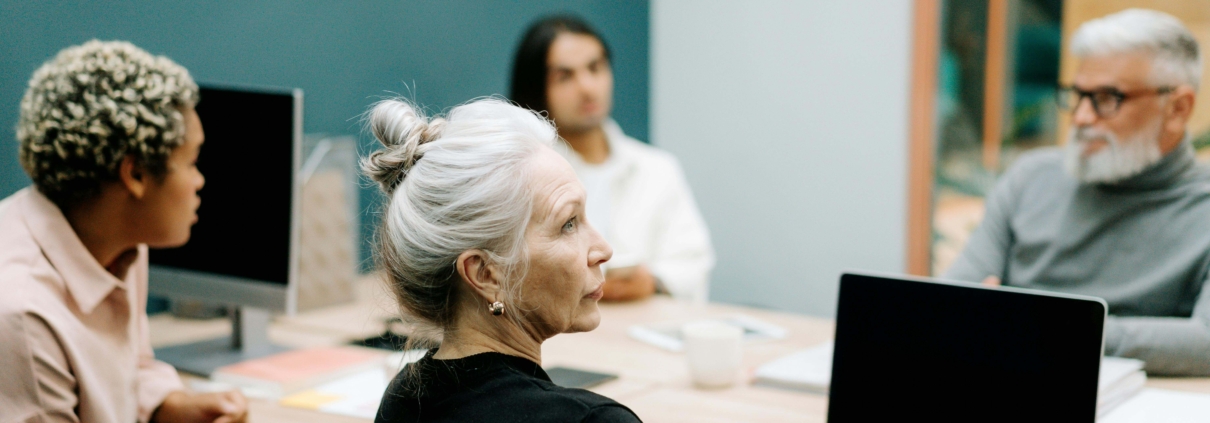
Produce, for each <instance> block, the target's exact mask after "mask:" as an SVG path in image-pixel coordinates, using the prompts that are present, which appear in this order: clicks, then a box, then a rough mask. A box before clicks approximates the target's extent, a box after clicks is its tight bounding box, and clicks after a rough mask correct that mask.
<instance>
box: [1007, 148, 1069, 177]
mask: <svg viewBox="0 0 1210 423" xmlns="http://www.w3.org/2000/svg"><path fill="white" fill-rule="evenodd" d="M1063 160H1064V152H1063V147H1059V146H1051V147H1041V148H1035V149H1033V150H1029V151H1026V152H1024V153H1021V155H1020V156H1019V157H1017V160H1016V161H1014V162H1013V164H1012V166H1011V167H1010V168H1009V169H1008V173H1010V174H1033V173H1037V172H1046V171H1062V170H1063Z"/></svg>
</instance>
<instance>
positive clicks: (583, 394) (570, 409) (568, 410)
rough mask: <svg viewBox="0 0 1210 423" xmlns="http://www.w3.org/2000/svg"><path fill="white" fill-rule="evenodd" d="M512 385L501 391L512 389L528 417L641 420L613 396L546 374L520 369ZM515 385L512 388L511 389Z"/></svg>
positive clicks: (541, 418)
mask: <svg viewBox="0 0 1210 423" xmlns="http://www.w3.org/2000/svg"><path fill="white" fill-rule="evenodd" d="M500 380H501V381H502V382H503V381H505V380H511V382H512V383H509V385H511V386H508V387H504V386H501V388H506V389H501V390H500V391H496V390H491V391H492V392H509V393H510V394H511V395H509V396H510V397H511V399H510V401H509V402H510V403H513V404H516V405H517V406H518V408H519V409H527V410H529V412H527V413H525V414H526V418H525V419H524V420H525V421H551V422H554V421H583V422H637V421H640V420H639V418H638V416H636V415H635V414H634V412H632V411H631V410H630V409H629V408H627V407H626V406H624V405H622V404H620V403H618V402H617V401H614V400H613V399H611V398H609V397H606V396H604V395H600V394H597V393H595V392H591V391H587V390H584V389H576V388H565V387H562V386H559V385H556V384H554V383H553V382H551V381H549V380H547V379H546V378H543V377H539V376H536V375H525V374H521V373H520V372H516V374H515V376H514V377H510V378H502V379H500ZM507 388H511V389H507Z"/></svg>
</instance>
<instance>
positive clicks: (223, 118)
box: [150, 87, 296, 285]
mask: <svg viewBox="0 0 1210 423" xmlns="http://www.w3.org/2000/svg"><path fill="white" fill-rule="evenodd" d="M197 113H198V116H199V117H200V118H201V121H202V129H203V130H204V131H205V133H206V142H205V144H203V145H202V150H201V154H200V155H199V157H198V168H199V170H201V172H202V175H203V176H205V178H206V185H205V187H203V188H202V191H201V193H200V195H201V197H202V205H201V208H199V209H198V212H197V213H198V222H197V224H196V225H194V226H193V233H192V236H191V237H190V238H189V242H188V243H186V244H185V245H184V246H182V247H180V248H173V249H165V250H155V251H152V252H151V257H150V259H151V264H152V265H159V266H168V267H175V268H180V269H187V270H193V271H198V272H205V273H210V274H217V275H221V276H232V277H236V278H243V279H251V280H256V281H261V282H269V283H274V284H281V285H286V284H287V283H288V281H289V275H290V227H291V226H290V225H291V224H290V219H291V204H292V201H291V197H292V195H293V191H292V190H293V183H294V182H293V181H294V178H293V172H294V168H295V167H294V163H293V161H294V142H295V134H294V131H295V128H296V125H295V122H294V119H295V98H294V96H293V94H291V93H289V92H283V93H272V92H258V91H245V90H233V89H219V88H210V87H202V89H201V101H200V102H199V103H198V104H197Z"/></svg>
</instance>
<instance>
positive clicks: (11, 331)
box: [0, 40, 247, 423]
mask: <svg viewBox="0 0 1210 423" xmlns="http://www.w3.org/2000/svg"><path fill="white" fill-rule="evenodd" d="M197 101H198V88H197V84H195V83H194V82H193V78H192V77H190V76H189V72H188V71H187V70H185V68H183V67H181V66H180V65H178V64H176V63H175V62H173V61H172V60H170V59H168V58H166V57H163V56H153V55H151V54H149V53H147V52H146V51H143V50H142V49H139V48H138V47H135V46H134V45H131V44H130V43H126V42H101V41H96V40H94V41H89V42H87V43H85V44H83V45H80V46H74V47H70V48H67V49H65V50H63V51H61V52H59V54H58V55H57V56H55V57H54V58H53V59H51V60H50V61H48V62H46V63H45V64H43V65H42V66H41V67H40V68H38V70H37V71H35V72H34V75H33V77H32V78H31V79H30V81H29V87H28V89H27V90H26V92H25V97H24V98H23V99H22V100H21V114H20V119H19V121H18V124H17V140H18V142H19V143H20V146H19V156H20V160H21V166H22V167H23V168H24V169H25V172H26V173H27V174H28V175H29V177H30V179H32V180H33V182H34V186H33V187H31V188H26V189H24V190H21V191H19V192H17V193H16V194H14V195H13V196H12V197H9V198H8V199H6V200H4V202H3V204H4V206H3V207H0V234H3V236H2V237H0V291H3V292H4V295H0V380H3V381H4V382H3V383H0V410H2V412H0V414H2V415H0V423H3V422H34V421H37V422H42V421H66V422H131V421H140V422H147V421H160V422H173V421H175V422H202V421H205V422H219V421H223V422H239V421H244V420H245V416H246V414H247V404H246V401H245V400H244V398H243V397H242V396H241V395H240V394H239V393H237V392H227V393H215V394H193V393H189V392H187V391H186V390H185V389H184V386H183V385H182V384H181V381H180V379H179V378H178V377H177V375H176V372H175V370H173V368H172V367H171V366H169V365H167V364H165V363H163V362H159V361H156V360H155V357H154V356H153V353H152V350H151V345H150V343H149V341H148V328H147V314H146V312H145V305H146V302H147V249H148V248H149V247H150V248H157V247H174V246H179V245H182V244H184V243H185V242H186V241H188V240H189V233H190V227H191V226H192V225H193V223H194V222H196V221H197V214H196V211H197V208H198V206H199V205H200V203H201V199H200V198H199V196H198V191H199V190H201V189H202V186H203V185H204V184H205V179H203V177H202V174H201V173H200V172H199V171H198V169H197V166H196V162H197V157H198V154H199V152H200V149H201V147H202V142H203V139H204V134H203V132H202V124H201V121H200V120H199V119H198V115H197V112H195V111H194V109H193V106H194V105H195V104H196V103H197Z"/></svg>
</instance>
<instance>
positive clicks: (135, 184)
mask: <svg viewBox="0 0 1210 423" xmlns="http://www.w3.org/2000/svg"><path fill="white" fill-rule="evenodd" d="M118 179H119V180H120V181H121V182H122V186H123V187H125V188H126V191H127V192H129V193H130V195H131V196H133V197H134V198H136V199H142V198H143V195H145V194H146V193H147V172H146V171H144V170H143V168H142V167H140V166H139V164H138V163H136V162H135V159H134V156H131V155H127V156H126V157H123V158H122V163H121V164H120V165H118Z"/></svg>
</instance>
